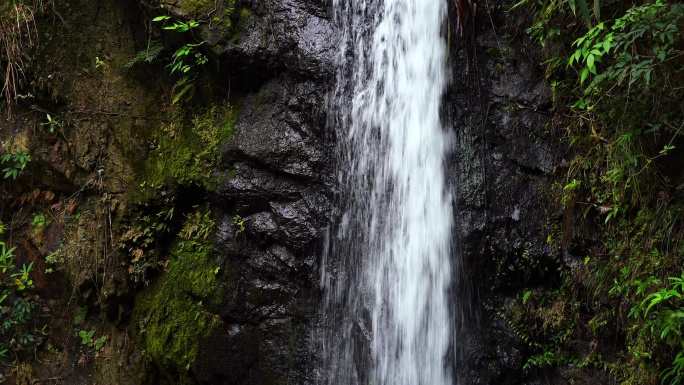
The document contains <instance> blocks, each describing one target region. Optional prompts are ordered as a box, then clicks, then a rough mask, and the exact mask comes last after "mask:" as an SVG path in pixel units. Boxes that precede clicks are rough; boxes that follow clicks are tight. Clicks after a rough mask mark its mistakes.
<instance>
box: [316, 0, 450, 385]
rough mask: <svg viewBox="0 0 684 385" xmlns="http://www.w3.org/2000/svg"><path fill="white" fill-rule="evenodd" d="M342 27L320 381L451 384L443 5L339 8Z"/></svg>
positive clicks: (406, 2)
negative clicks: (335, 213)
mask: <svg viewBox="0 0 684 385" xmlns="http://www.w3.org/2000/svg"><path fill="white" fill-rule="evenodd" d="M333 7H334V12H335V18H336V21H337V23H338V25H340V27H341V30H342V34H343V35H342V38H341V41H342V42H341V48H340V55H339V61H338V64H339V67H338V71H337V86H336V90H335V92H334V96H332V98H331V110H332V112H331V116H332V121H331V123H330V124H331V126H332V127H333V128H334V130H335V132H336V133H337V142H338V153H337V159H338V167H337V168H338V173H339V174H338V178H339V200H340V210H341V211H340V213H341V215H340V219H339V221H338V223H337V224H336V225H335V226H334V227H333V228H332V229H331V231H330V234H329V237H328V238H329V239H328V241H329V245H328V246H329V247H327V250H328V252H327V253H326V255H325V256H324V258H323V261H322V268H321V282H320V284H321V287H322V289H323V292H324V303H323V309H322V313H323V320H322V321H321V324H322V326H320V329H322V331H321V332H320V333H319V334H320V335H318V336H317V337H316V338H318V339H320V340H321V342H320V344H321V346H320V348H319V349H318V350H319V351H320V352H321V356H322V357H318V359H319V360H321V361H322V363H321V365H319V367H320V372H321V373H319V374H318V377H319V379H320V381H319V382H320V383H324V384H328V385H368V384H372V385H446V384H452V383H453V382H454V380H453V376H452V371H453V367H452V364H451V362H450V360H449V357H448V356H449V349H450V348H451V347H452V344H453V335H452V329H453V320H452V316H451V314H450V313H451V311H450V308H449V296H448V291H449V288H450V285H451V276H452V267H451V261H450V257H451V238H452V223H453V212H452V207H451V203H450V196H449V191H448V188H447V186H446V185H445V172H444V159H445V156H446V153H447V151H448V147H449V146H448V143H449V138H448V135H447V134H446V133H445V132H444V130H443V128H442V127H441V123H440V115H439V111H440V103H441V98H442V93H443V90H444V87H445V83H446V80H445V61H446V47H445V46H446V44H445V41H444V38H443V36H442V35H441V29H442V27H443V24H444V23H443V22H444V18H445V14H446V5H445V4H444V2H443V1H441V0H384V2H383V1H378V0H334V1H333Z"/></svg>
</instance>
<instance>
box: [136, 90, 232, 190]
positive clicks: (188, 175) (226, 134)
mask: <svg viewBox="0 0 684 385" xmlns="http://www.w3.org/2000/svg"><path fill="white" fill-rule="evenodd" d="M238 115H239V109H238V108H236V107H234V106H232V105H231V104H228V103H226V104H224V105H222V106H213V107H211V108H209V109H207V110H206V111H203V112H198V113H196V114H195V115H194V116H192V118H191V119H189V121H187V119H184V118H183V117H182V116H179V113H178V112H177V113H175V114H173V115H172V118H171V120H170V122H168V123H164V124H162V125H161V126H160V128H159V129H158V130H157V132H156V133H155V140H154V143H155V147H154V149H153V150H152V151H151V153H150V156H149V157H148V159H147V161H146V162H145V164H144V166H143V167H144V170H143V172H142V178H141V180H143V181H144V182H143V183H142V184H141V186H140V187H141V188H140V189H139V194H138V195H139V201H141V202H144V201H147V200H148V199H152V198H154V197H156V196H157V193H158V192H157V188H159V187H160V186H177V185H191V184H192V185H198V186H201V187H203V188H204V189H205V190H208V191H209V190H213V189H214V188H215V186H216V183H215V182H216V181H215V180H213V179H212V178H211V172H212V170H213V168H214V167H215V166H216V165H217V164H218V162H219V160H220V155H221V151H220V148H219V144H220V143H225V142H228V141H230V140H231V139H232V136H233V127H234V126H235V123H236V122H237V118H238Z"/></svg>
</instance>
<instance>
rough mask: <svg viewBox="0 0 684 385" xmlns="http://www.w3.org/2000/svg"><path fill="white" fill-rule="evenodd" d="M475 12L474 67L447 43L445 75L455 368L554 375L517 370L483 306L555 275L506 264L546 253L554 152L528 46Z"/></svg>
mask: <svg viewBox="0 0 684 385" xmlns="http://www.w3.org/2000/svg"><path fill="white" fill-rule="evenodd" d="M492 9H496V4H493V7H492ZM478 18H482V20H478V22H477V23H476V25H479V26H480V27H479V29H478V30H477V31H476V34H477V38H476V40H475V52H476V56H477V64H476V67H473V64H471V65H470V66H467V60H468V59H467V57H466V55H465V53H464V51H463V50H459V48H458V47H456V46H454V47H452V49H451V52H452V57H451V62H452V63H453V65H452V69H453V72H454V73H453V76H454V79H455V81H454V82H453V84H452V85H451V87H450V89H449V91H448V94H447V106H446V112H447V115H448V119H447V120H448V122H449V125H450V129H451V130H453V132H454V151H453V153H452V157H451V159H450V163H449V165H450V176H449V178H450V180H451V185H452V186H453V189H454V192H455V194H454V195H455V205H454V207H455V219H456V234H455V236H456V238H457V240H458V241H457V243H458V249H459V251H460V255H461V256H460V257H456V258H462V259H461V262H459V263H460V269H461V278H460V284H459V286H458V287H457V288H455V292H456V293H455V296H456V298H460V299H459V300H458V301H460V304H459V306H461V307H462V309H463V310H462V311H463V314H464V316H463V319H461V320H459V321H458V322H459V327H460V329H459V330H462V331H464V332H462V333H461V334H460V335H459V336H457V340H458V341H459V347H458V349H459V350H460V352H458V353H460V356H461V357H463V358H462V361H463V362H462V363H461V365H462V368H467V370H465V369H462V370H461V373H460V374H459V376H460V377H461V380H462V383H468V384H513V383H515V384H522V383H527V384H532V383H534V384H537V383H538V384H545V383H554V382H553V379H551V380H548V379H527V380H524V379H523V378H522V377H521V375H522V373H521V370H520V369H521V367H522V365H523V364H524V362H521V360H522V359H523V357H524V356H523V352H524V349H525V346H524V344H523V343H521V341H520V340H519V338H517V337H516V335H515V333H513V331H512V330H511V329H510V327H509V326H508V325H507V323H506V322H505V321H503V320H502V319H500V318H497V317H490V315H489V314H487V312H486V311H485V310H484V304H485V302H486V301H487V300H488V299H489V298H491V295H492V294H495V295H497V296H499V297H500V298H504V299H505V298H506V296H515V290H516V289H518V287H517V286H516V285H522V284H527V285H534V281H535V280H538V281H546V282H549V281H552V280H554V279H556V278H557V277H555V276H554V273H550V274H549V276H545V277H531V278H530V279H528V280H526V279H524V278H521V277H519V276H517V275H516V274H520V272H518V271H514V270H515V268H514V267H511V266H512V265H511V261H514V260H516V258H519V257H520V256H521V255H523V253H526V254H527V255H529V258H531V259H533V260H534V261H537V262H538V263H539V264H540V265H544V264H548V265H549V266H551V265H553V264H554V263H556V262H555V261H554V260H553V258H552V254H551V251H550V250H549V247H548V245H547V244H546V238H545V231H544V226H545V224H546V222H547V220H548V218H550V217H551V216H552V215H553V214H552V209H551V208H550V206H549V197H548V194H549V191H550V180H551V173H552V172H553V169H554V168H555V166H556V162H558V160H557V159H555V158H554V156H555V154H557V151H555V149H554V148H553V147H552V145H551V143H552V142H551V138H549V137H548V134H547V133H546V132H545V127H546V123H547V122H548V119H549V117H548V113H547V112H545V111H548V109H549V107H550V105H551V95H550V91H549V88H548V85H547V82H546V80H545V78H544V74H543V71H542V69H541V68H539V67H538V65H537V63H536V62H534V61H533V59H532V58H533V57H534V55H532V54H530V53H529V52H526V51H525V49H526V48H525V47H524V46H523V45H522V44H518V43H508V42H506V41H504V40H502V39H501V37H500V36H497V35H496V33H498V32H496V33H495V31H494V30H492V29H491V28H492V27H491V26H492V24H491V22H490V19H489V16H488V15H485V14H482V15H478ZM485 18H486V19H485ZM498 19H501V20H503V18H497V17H496V15H494V17H493V20H498ZM501 271H503V274H500V272H501ZM554 271H555V270H554ZM490 305H491V303H490ZM499 305H501V304H494V306H495V307H496V306H499ZM548 381H551V382H548ZM559 381H560V380H559Z"/></svg>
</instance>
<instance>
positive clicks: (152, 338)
mask: <svg viewBox="0 0 684 385" xmlns="http://www.w3.org/2000/svg"><path fill="white" fill-rule="evenodd" d="M198 213H199V211H198ZM187 218H188V219H187V221H186V227H187V226H194V225H199V226H204V227H205V228H209V227H211V226H212V225H213V222H210V223H207V222H206V220H207V218H208V215H188V216H187ZM193 218H203V219H202V221H203V223H199V224H198V223H194V224H193V223H192V221H194V219H193ZM182 234H183V232H182V231H181V235H179V237H178V239H177V241H176V242H175V243H174V244H173V245H172V247H171V250H170V254H171V256H170V258H169V260H168V265H167V268H166V271H165V272H164V273H163V274H162V276H161V277H160V279H159V280H158V281H157V282H156V283H155V284H154V285H152V286H151V287H150V288H148V289H146V290H144V291H143V292H142V293H140V295H139V296H138V299H137V301H138V302H137V303H136V307H135V312H134V318H135V320H136V323H137V324H138V325H140V331H139V336H138V342H139V344H140V345H141V347H143V349H144V351H145V352H146V354H148V355H149V356H150V357H151V358H152V359H154V360H155V362H157V363H159V364H160V365H161V366H162V367H163V368H175V369H177V370H179V371H182V370H183V369H189V368H191V367H192V366H193V365H194V364H195V360H196V358H197V352H198V349H199V348H200V346H201V344H202V341H203V340H206V338H208V337H209V336H210V335H211V334H212V333H215V332H217V330H219V329H220V327H221V325H222V321H221V320H220V318H219V317H218V316H217V315H216V314H213V313H212V311H211V308H212V306H213V307H215V306H217V305H218V304H219V303H220V301H221V299H222V297H223V290H222V289H221V286H220V285H219V280H218V279H217V275H218V274H220V273H221V272H220V269H219V268H218V266H217V264H216V262H215V261H214V260H213V258H212V257H211V255H212V252H213V247H212V245H211V244H210V243H209V242H207V241H206V240H205V239H204V237H203V236H202V235H201V233H196V232H195V233H193V234H191V237H190V238H189V239H185V238H183V237H182Z"/></svg>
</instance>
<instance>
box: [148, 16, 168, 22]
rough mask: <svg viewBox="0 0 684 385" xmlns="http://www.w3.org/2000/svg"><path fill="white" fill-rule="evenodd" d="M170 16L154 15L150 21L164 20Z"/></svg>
mask: <svg viewBox="0 0 684 385" xmlns="http://www.w3.org/2000/svg"><path fill="white" fill-rule="evenodd" d="M170 18H171V16H167V15H162V16H157V17H155V18H154V19H152V21H164V20H169V19H170Z"/></svg>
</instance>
